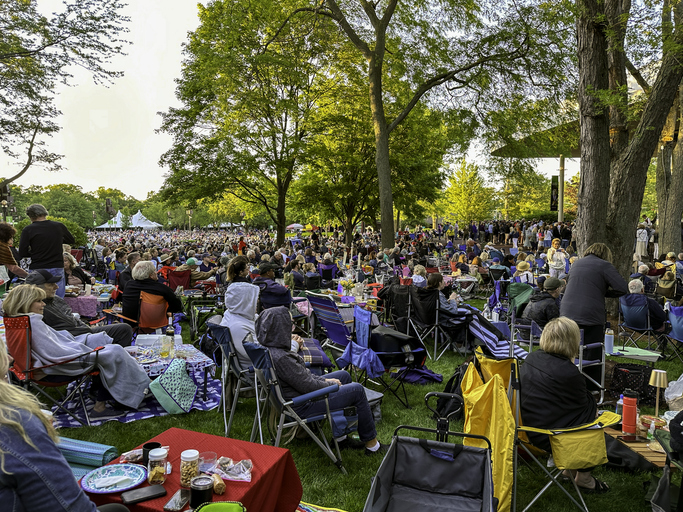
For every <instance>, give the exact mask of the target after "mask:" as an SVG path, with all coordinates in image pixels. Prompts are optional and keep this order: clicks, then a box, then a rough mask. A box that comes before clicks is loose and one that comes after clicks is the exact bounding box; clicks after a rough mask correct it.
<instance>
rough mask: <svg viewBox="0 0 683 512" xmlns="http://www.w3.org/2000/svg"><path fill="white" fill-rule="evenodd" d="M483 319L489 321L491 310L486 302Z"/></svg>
mask: <svg viewBox="0 0 683 512" xmlns="http://www.w3.org/2000/svg"><path fill="white" fill-rule="evenodd" d="M484 318H486V319H487V320H491V308H489V305H488V302H487V303H486V305H485V306H484Z"/></svg>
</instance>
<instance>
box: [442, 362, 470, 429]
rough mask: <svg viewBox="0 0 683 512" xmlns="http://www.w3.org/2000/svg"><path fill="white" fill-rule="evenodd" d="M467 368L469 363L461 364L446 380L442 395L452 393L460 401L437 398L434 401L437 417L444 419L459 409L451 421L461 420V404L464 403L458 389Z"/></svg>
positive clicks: (460, 390) (460, 391)
mask: <svg viewBox="0 0 683 512" xmlns="http://www.w3.org/2000/svg"><path fill="white" fill-rule="evenodd" d="M468 366H469V363H463V364H461V365H460V366H458V367H457V368H456V369H455V372H453V375H452V376H451V378H450V379H448V382H447V383H446V387H445V388H444V390H443V391H444V393H452V394H454V395H457V396H458V397H460V400H458V399H457V398H438V399H437V400H436V412H437V414H438V415H439V417H441V418H445V417H446V416H448V415H449V414H450V413H452V412H453V411H455V410H458V409H460V410H459V411H458V412H457V414H455V415H454V416H452V417H451V420H456V421H457V420H460V419H462V417H463V407H462V404H463V403H464V402H463V399H462V389H461V388H460V384H461V383H462V379H463V377H464V376H465V372H466V371H467V368H468Z"/></svg>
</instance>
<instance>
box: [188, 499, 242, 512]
mask: <svg viewBox="0 0 683 512" xmlns="http://www.w3.org/2000/svg"><path fill="white" fill-rule="evenodd" d="M194 510H195V512H199V511H200V510H201V512H247V509H246V508H244V505H242V504H241V503H240V502H239V501H213V502H210V503H202V504H201V505H199V506H198V507H197V508H196V509H194Z"/></svg>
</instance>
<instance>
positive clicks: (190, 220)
mask: <svg viewBox="0 0 683 512" xmlns="http://www.w3.org/2000/svg"><path fill="white" fill-rule="evenodd" d="M185 213H187V226H188V230H189V231H192V213H193V211H192V210H186V211H185Z"/></svg>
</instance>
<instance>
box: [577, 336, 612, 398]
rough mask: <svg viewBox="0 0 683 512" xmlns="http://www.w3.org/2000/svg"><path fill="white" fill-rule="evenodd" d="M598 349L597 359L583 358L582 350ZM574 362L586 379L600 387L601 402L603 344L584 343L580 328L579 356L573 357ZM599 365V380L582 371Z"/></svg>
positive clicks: (603, 383)
mask: <svg viewBox="0 0 683 512" xmlns="http://www.w3.org/2000/svg"><path fill="white" fill-rule="evenodd" d="M596 349H597V350H600V357H599V358H598V359H585V357H584V352H585V351H586V350H596ZM574 364H575V365H576V366H578V368H579V371H580V372H581V373H583V376H584V377H586V379H587V380H589V381H590V382H592V383H593V384H595V385H596V386H597V387H598V388H600V401H599V402H598V404H601V403H602V402H603V401H604V400H605V344H604V343H602V342H598V343H589V344H587V345H586V344H584V341H583V330H581V344H580V345H579V357H578V358H576V359H574ZM595 366H599V367H600V382H598V381H596V380H595V379H594V378H593V377H591V376H590V375H588V374H587V373H586V372H584V369H586V368H591V367H595Z"/></svg>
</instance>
